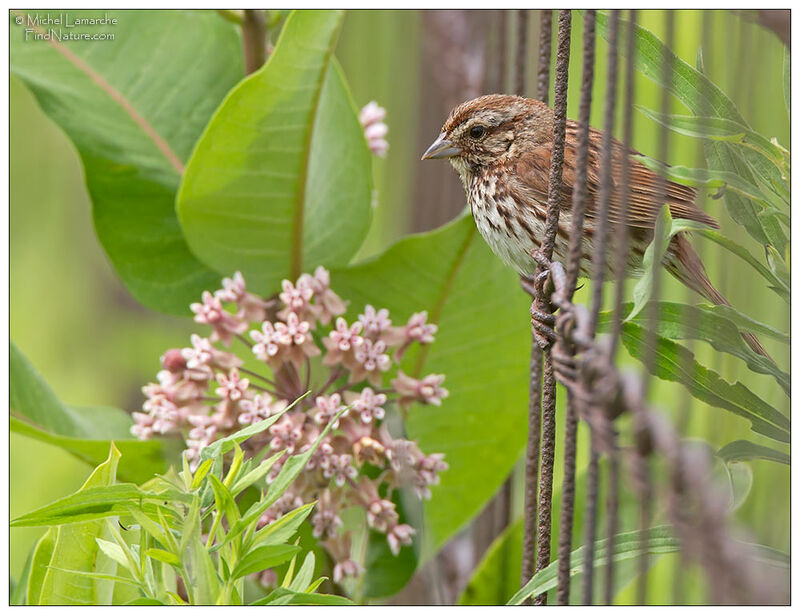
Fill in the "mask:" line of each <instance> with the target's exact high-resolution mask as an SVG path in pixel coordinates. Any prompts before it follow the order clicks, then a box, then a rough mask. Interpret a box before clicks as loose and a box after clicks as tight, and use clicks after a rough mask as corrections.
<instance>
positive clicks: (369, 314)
mask: <svg viewBox="0 0 800 615" xmlns="http://www.w3.org/2000/svg"><path fill="white" fill-rule="evenodd" d="M358 320H359V322H360V323H361V324H362V325H363V327H364V335H365V336H367V337H369V338H371V339H373V340H376V339H378V338H379V337H380V335H381V334H382V333H383V332H384V331H386V330H388V329H389V327H391V326H392V321H391V320H389V310H387V309H386V308H383V309H380V310H377V311H376V310H375V308H374V307H372V306H371V305H367V306H366V307H365V308H364V313H363V314H360V315H359V316H358Z"/></svg>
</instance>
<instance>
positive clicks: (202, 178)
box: [177, 10, 372, 295]
mask: <svg viewBox="0 0 800 615" xmlns="http://www.w3.org/2000/svg"><path fill="white" fill-rule="evenodd" d="M342 16H343V12H342V11H330V10H328V11H296V12H294V13H292V14H291V15H290V16H289V18H288V19H287V20H286V24H285V25H284V27H283V30H282V32H281V35H280V38H279V39H278V42H277V44H276V47H275V50H274V51H273V53H272V54H271V55H270V58H269V60H268V61H267V63H266V64H265V65H264V66H263V67H262V68H261V69H260V70H258V71H256V72H255V73H253V74H252V75H251V76H249V77H248V78H247V79H245V80H244V81H243V82H242V83H241V84H239V85H238V86H237V87H236V88H235V89H234V90H233V91H232V92H231V93H230V94H229V96H228V97H227V98H226V99H225V102H224V103H223V104H222V106H221V107H220V108H219V109H218V110H217V112H216V113H215V114H214V117H213V118H212V120H211V122H210V123H209V125H208V127H207V128H206V130H205V132H204V133H203V136H202V137H201V139H200V141H199V142H198V144H197V148H196V149H195V151H194V153H193V154H192V158H191V160H190V161H189V164H188V165H187V169H186V174H185V176H184V179H183V183H182V185H181V189H180V193H179V195H178V206H177V207H178V215H179V217H180V221H181V225H182V227H183V230H184V233H185V234H186V238H187V241H188V242H189V245H190V246H191V248H192V251H193V252H194V253H195V254H197V255H198V257H199V258H200V259H202V260H203V261H204V262H206V263H208V264H209V265H211V266H213V267H214V268H215V269H217V270H218V271H226V272H227V271H230V272H232V271H235V270H241V271H242V272H243V273H244V275H245V277H246V278H247V280H248V284H249V285H250V286H251V287H252V288H253V289H255V290H256V291H259V292H261V293H263V294H267V295H270V294H272V293H274V292H275V291H276V290H277V289H278V288H279V284H280V281H281V279H283V278H290V279H295V278H297V277H298V275H299V274H300V273H301V272H303V271H311V270H313V269H314V268H315V267H316V266H317V265H326V266H338V265H345V264H347V262H348V261H349V260H350V258H351V257H352V256H353V254H354V253H355V252H356V250H357V249H358V248H359V246H360V245H361V242H362V240H363V238H364V236H365V234H366V231H367V229H368V226H369V219H370V216H371V208H370V201H371V190H372V187H371V171H372V167H371V160H370V156H369V150H368V149H367V144H366V140H365V138H364V135H363V129H362V127H361V125H360V124H359V122H358V118H357V116H356V110H355V107H354V105H353V103H352V100H351V99H350V95H349V93H348V91H347V86H346V84H345V81H344V77H343V74H342V71H341V69H340V68H339V66H338V65H337V63H336V61H335V60H334V59H333V49H334V46H335V44H336V39H337V36H338V33H339V28H340V26H341V22H342Z"/></svg>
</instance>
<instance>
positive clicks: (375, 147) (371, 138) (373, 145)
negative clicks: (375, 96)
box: [358, 100, 389, 158]
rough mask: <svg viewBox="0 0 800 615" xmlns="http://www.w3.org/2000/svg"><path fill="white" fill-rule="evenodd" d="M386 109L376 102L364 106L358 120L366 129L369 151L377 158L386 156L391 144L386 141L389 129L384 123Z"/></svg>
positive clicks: (365, 134)
mask: <svg viewBox="0 0 800 615" xmlns="http://www.w3.org/2000/svg"><path fill="white" fill-rule="evenodd" d="M385 117H386V109H384V108H383V107H381V106H380V105H378V103H376V102H375V101H374V100H373V101H371V102H369V103H367V104H366V105H364V107H363V108H362V109H361V112H360V113H359V114H358V120H359V121H360V122H361V125H362V126H363V127H364V136H365V137H366V139H367V145H369V149H370V150H371V151H372V153H373V154H375V155H376V156H380V157H381V158H383V157H385V156H386V152H388V151H389V143H388V142H387V141H386V139H385V137H386V134H387V133H388V132H389V127H388V126H387V125H386V124H385V123H384V121H383V119H384V118H385Z"/></svg>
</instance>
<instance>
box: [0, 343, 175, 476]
mask: <svg viewBox="0 0 800 615" xmlns="http://www.w3.org/2000/svg"><path fill="white" fill-rule="evenodd" d="M9 350H10V357H9V359H10V372H11V378H10V382H9V384H10V391H9V395H10V407H11V412H12V416H11V418H10V424H11V430H12V431H14V432H16V433H20V434H23V435H25V436H28V437H31V438H34V439H36V440H40V441H42V442H46V443H48V444H52V445H55V446H58V447H60V448H63V449H64V450H66V451H68V452H69V453H71V454H73V455H75V456H76V457H78V458H79V459H81V460H83V461H86V462H87V463H89V464H91V465H97V464H99V463H100V462H102V461H103V459H105V458H106V456H107V454H108V447H109V444H110V441H111V440H112V439H113V440H114V441H115V442H116V445H117V448H118V449H119V450H120V452H121V453H122V454H123V455H127V456H128V459H130V461H129V462H128V459H126V462H127V463H123V464H122V465H121V466H120V468H119V474H120V476H121V477H123V478H125V479H126V480H135V481H136V480H145V479H146V478H149V477H150V476H152V475H153V474H154V473H155V472H161V471H163V470H164V469H165V468H166V463H167V462H166V457H167V456H168V453H169V452H170V451H171V449H174V447H171V446H168V444H167V443H165V442H164V441H158V440H151V441H146V442H145V441H141V440H137V439H135V438H134V437H133V436H132V435H131V433H130V428H131V425H132V422H131V419H130V416H129V415H128V414H127V413H125V412H123V411H122V410H118V409H116V408H71V407H69V406H67V405H66V404H64V403H63V402H62V401H61V400H59V399H58V397H56V395H55V393H53V391H52V390H51V389H50V387H49V386H48V385H47V383H46V382H45V381H44V380H43V379H42V377H41V376H40V375H39V373H38V372H37V371H36V369H35V368H34V367H33V365H31V363H30V362H29V361H28V359H27V358H26V357H25V355H24V354H22V352H21V351H20V350H19V349H18V348H17V347H16V345H15V344H14V342H11V345H10V349H9Z"/></svg>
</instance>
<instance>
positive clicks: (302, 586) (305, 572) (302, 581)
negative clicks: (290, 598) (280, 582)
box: [289, 551, 316, 592]
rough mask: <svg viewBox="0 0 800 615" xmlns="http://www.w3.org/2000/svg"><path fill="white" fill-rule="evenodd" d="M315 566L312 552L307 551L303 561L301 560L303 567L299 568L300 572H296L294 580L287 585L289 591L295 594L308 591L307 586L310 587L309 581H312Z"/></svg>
mask: <svg viewBox="0 0 800 615" xmlns="http://www.w3.org/2000/svg"><path fill="white" fill-rule="evenodd" d="M315 564H316V559H315V557H314V552H313V551H309V552H308V554H307V555H306V558H305V560H303V565H302V566H300V570H298V571H297V574H296V575H295V577H294V579H292V582H291V583H290V584H289V589H290V590H291V591H295V592H305V591H307V590H308V586H309V585H311V581H312V580H313V579H314V566H315Z"/></svg>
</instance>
